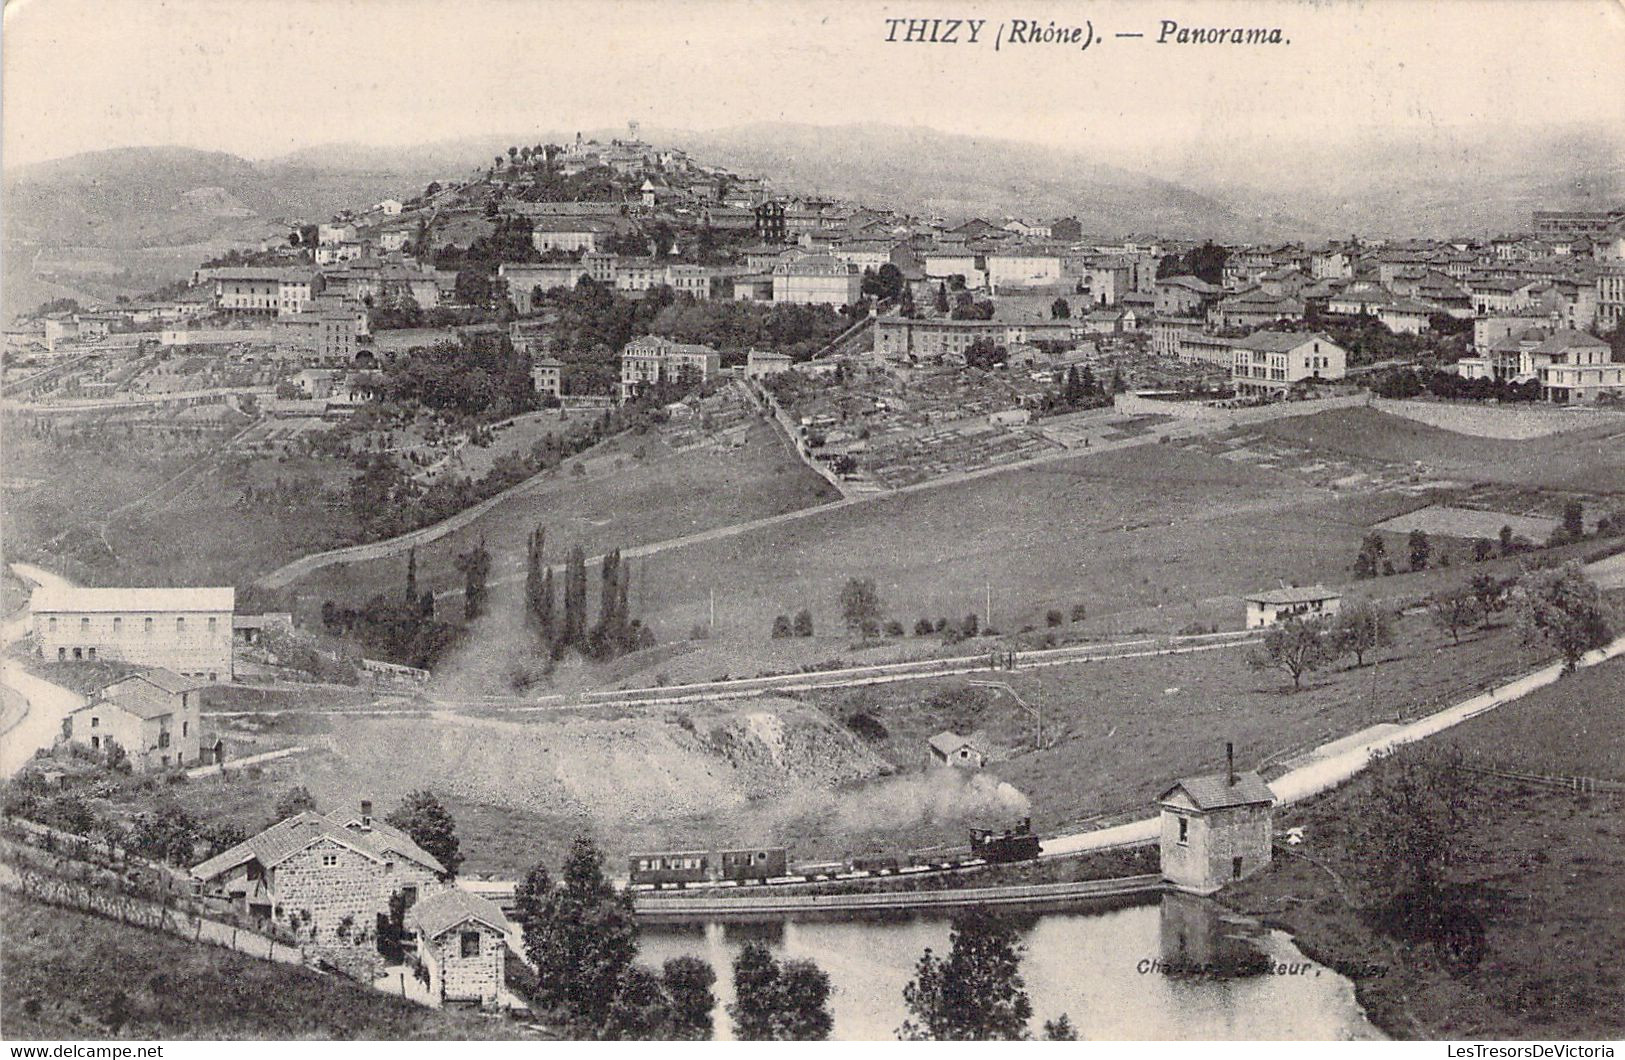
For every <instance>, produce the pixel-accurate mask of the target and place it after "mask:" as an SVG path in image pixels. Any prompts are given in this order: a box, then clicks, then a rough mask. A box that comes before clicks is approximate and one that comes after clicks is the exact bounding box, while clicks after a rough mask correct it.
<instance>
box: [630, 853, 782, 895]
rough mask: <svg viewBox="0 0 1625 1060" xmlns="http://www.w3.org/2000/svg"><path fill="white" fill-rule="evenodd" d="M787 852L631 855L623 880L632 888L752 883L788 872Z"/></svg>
mask: <svg viewBox="0 0 1625 1060" xmlns="http://www.w3.org/2000/svg"><path fill="white" fill-rule="evenodd" d="M789 859H790V852H789V851H788V850H787V849H786V848H784V847H748V848H740V849H736V850H715V851H712V850H663V851H656V852H653V853H647V854H633V855H632V856H631V857H630V858H628V859H627V862H628V863H627V878H628V879H629V880H630V881H631V883H632V885H633V886H662V885H669V884H678V885H688V884H698V883H717V882H720V881H723V880H730V881H732V882H734V883H756V882H760V881H763V880H769V879H774V878H776V877H779V876H783V875H785V874H786V873H787V872H788V865H789Z"/></svg>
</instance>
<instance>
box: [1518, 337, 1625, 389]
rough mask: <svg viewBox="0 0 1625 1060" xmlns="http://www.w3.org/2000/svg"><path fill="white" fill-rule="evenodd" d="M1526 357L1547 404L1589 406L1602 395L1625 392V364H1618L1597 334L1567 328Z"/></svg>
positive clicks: (1610, 350)
mask: <svg viewBox="0 0 1625 1060" xmlns="http://www.w3.org/2000/svg"><path fill="white" fill-rule="evenodd" d="M1527 356H1528V357H1529V358H1530V361H1531V367H1533V368H1534V371H1535V377H1536V378H1537V379H1539V380H1540V396H1541V399H1542V400H1544V401H1550V402H1552V403H1554V404H1558V405H1568V404H1590V403H1594V402H1595V401H1596V400H1597V398H1598V397H1600V396H1601V395H1603V394H1613V395H1618V394H1621V393H1625V364H1621V363H1617V362H1615V361H1614V357H1613V350H1612V349H1610V348H1609V345H1608V343H1606V342H1604V341H1603V340H1602V339H1599V338H1598V337H1597V336H1595V335H1588V334H1586V333H1585V332H1583V331H1574V330H1572V329H1569V328H1564V329H1562V330H1560V331H1557V332H1554V333H1552V334H1551V335H1549V336H1547V338H1546V339H1545V340H1544V341H1542V342H1541V344H1540V345H1539V346H1537V347H1535V349H1534V350H1532V351H1530V352H1529V354H1528V355H1527Z"/></svg>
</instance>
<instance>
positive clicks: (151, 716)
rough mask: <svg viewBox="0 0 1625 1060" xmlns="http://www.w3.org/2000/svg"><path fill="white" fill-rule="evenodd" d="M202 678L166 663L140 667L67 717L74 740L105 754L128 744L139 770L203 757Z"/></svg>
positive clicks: (192, 762)
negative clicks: (167, 666)
mask: <svg viewBox="0 0 1625 1060" xmlns="http://www.w3.org/2000/svg"><path fill="white" fill-rule="evenodd" d="M200 696H201V693H200V692H199V691H198V683H197V681H195V680H193V679H190V678H186V677H182V676H181V675H180V674H178V673H175V672H174V671H172V670H166V669H164V668H162V667H155V668H153V669H143V670H137V671H135V672H133V673H131V674H129V675H127V676H124V677H121V678H119V679H117V680H114V681H112V682H111V683H109V684H107V685H105V686H104V687H102V688H99V689H97V690H96V691H94V692H93V693H91V696H90V700H89V702H87V703H86V704H85V705H84V706H82V707H80V708H79V709H78V710H75V711H73V712H72V713H71V714H69V715H68V716H67V717H66V718H65V719H63V723H62V724H63V729H64V731H65V732H66V733H67V736H68V739H69V740H70V741H72V742H74V743H77V744H81V745H83V746H85V747H88V748H89V749H90V750H92V751H95V752H100V753H108V752H109V751H110V750H111V748H112V747H113V746H114V745H117V746H118V747H119V748H121V749H123V751H124V753H125V755H126V756H127V757H128V759H129V762H130V765H131V767H132V768H134V769H135V770H136V772H146V771H148V770H154V769H168V768H170V767H171V766H195V765H199V764H201V762H202V754H201V751H200V736H199V730H198V715H199V712H200V710H201V706H200Z"/></svg>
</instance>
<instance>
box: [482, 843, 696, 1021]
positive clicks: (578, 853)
mask: <svg viewBox="0 0 1625 1060" xmlns="http://www.w3.org/2000/svg"><path fill="white" fill-rule="evenodd" d="M514 905H515V907H516V908H515V919H516V920H517V921H518V923H519V926H520V929H521V932H522V934H523V938H524V946H525V955H526V956H527V957H528V958H529V959H530V961H531V963H532V964H533V965H534V967H535V969H536V985H535V989H534V995H533V997H532V998H531V999H530V1000H531V1001H532V1003H533V1004H534V1005H535V1006H536V1007H537V1008H538V1009H540V1010H541V1011H542V1012H543V1014H544V1015H546V1016H547V1017H548V1018H549V1019H550V1020H552V1021H554V1022H556V1023H559V1024H561V1025H563V1026H564V1027H565V1028H567V1029H568V1031H569V1032H570V1034H571V1036H573V1037H584V1038H598V1039H605V1040H655V1039H659V1040H700V1039H706V1038H709V1037H710V1036H711V1010H712V1009H713V1008H714V1007H715V1006H716V998H715V996H714V994H713V993H712V990H711V987H712V984H714V983H715V982H716V973H715V972H714V971H713V970H712V968H711V966H710V965H708V964H706V963H705V962H704V961H700V960H698V959H696V958H693V957H678V958H673V959H672V960H669V961H667V962H666V963H665V965H664V966H663V967H662V968H661V969H660V971H659V972H656V971H654V970H653V969H650V968H647V967H644V966H642V965H638V964H636V963H634V961H635V959H636V957H637V948H638V927H637V922H636V921H635V920H634V919H633V917H632V899H631V896H630V895H629V894H627V893H625V892H622V891H619V890H617V889H616V888H615V887H614V886H613V885H612V884H611V883H610V882H609V880H608V879H607V878H606V877H605V876H604V871H603V856H602V855H601V854H600V853H599V852H598V849H597V847H595V846H594V845H593V843H592V841H591V840H589V839H587V838H586V837H578V838H577V839H576V840H575V842H574V844H572V846H571V848H570V854H569V856H568V858H567V859H566V861H565V863H564V868H563V870H562V872H561V873H560V877H559V879H558V880H556V881H555V880H554V879H553V876H552V873H551V872H549V871H548V869H547V867H546V866H545V865H543V864H541V863H538V864H536V865H535V866H533V867H532V868H531V870H530V871H529V872H528V873H527V874H526V875H525V878H524V879H523V880H521V881H520V883H519V885H518V887H516V888H515V891H514Z"/></svg>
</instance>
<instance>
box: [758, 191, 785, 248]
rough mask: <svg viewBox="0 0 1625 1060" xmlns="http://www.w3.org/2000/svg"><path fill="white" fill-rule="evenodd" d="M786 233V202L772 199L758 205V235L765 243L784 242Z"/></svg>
mask: <svg viewBox="0 0 1625 1060" xmlns="http://www.w3.org/2000/svg"><path fill="white" fill-rule="evenodd" d="M785 234H786V228H785V223H784V203H782V202H777V201H770V202H764V203H761V204H760V205H758V206H757V207H756V237H757V238H758V239H760V240H761V241H762V242H764V243H783V242H784V238H785Z"/></svg>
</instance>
